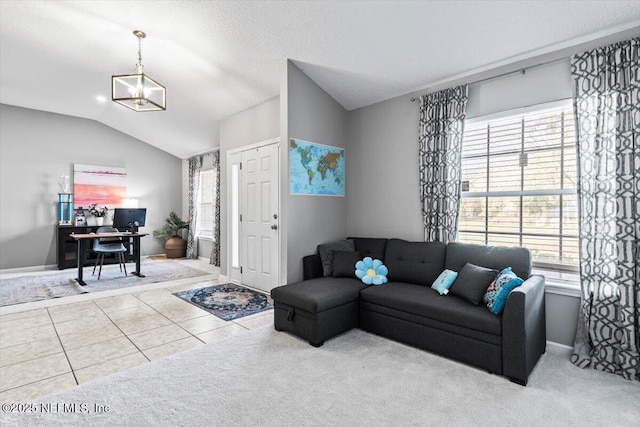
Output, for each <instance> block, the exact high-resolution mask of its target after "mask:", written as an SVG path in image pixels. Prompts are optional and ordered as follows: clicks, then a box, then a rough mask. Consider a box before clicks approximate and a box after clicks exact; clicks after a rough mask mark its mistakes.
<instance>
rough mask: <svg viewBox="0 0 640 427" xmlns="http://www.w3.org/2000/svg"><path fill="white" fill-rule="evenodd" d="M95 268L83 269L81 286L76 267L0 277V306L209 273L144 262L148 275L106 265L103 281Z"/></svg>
mask: <svg viewBox="0 0 640 427" xmlns="http://www.w3.org/2000/svg"><path fill="white" fill-rule="evenodd" d="M92 270H93V267H85V268H84V281H85V283H86V284H87V285H86V286H80V285H78V283H77V282H76V280H75V279H76V277H77V276H78V271H77V270H76V269H75V268H74V269H68V270H63V271H60V272H59V273H53V274H29V275H24V276H20V277H11V278H6V279H5V278H0V306H1V307H3V306H6V305H14V304H23V303H27V302H34V301H42V300H46V299H51V298H61V297H66V296H70V295H79V294H85V293H89V292H100V291H106V290H109V289H117V288H124V287H130V286H137V285H146V284H149V283H158V282H166V281H169V280H178V279H185V278H189V277H197V276H204V275H207V274H210V273H207V272H206V271H202V270H198V269H195V268H192V267H187V266H184V265H182V264H180V263H178V262H175V261H150V262H144V261H143V262H142V264H141V265H140V271H141V272H142V274H144V275H145V277H137V276H133V275H131V271H135V265H134V264H131V263H129V264H127V272H128V273H129V275H128V276H126V277H125V276H124V273H123V272H121V271H120V269H119V266H118V265H117V264H112V265H105V266H103V267H102V274H101V275H100V280H98V272H97V271H96V274H95V276H92V275H91V272H92Z"/></svg>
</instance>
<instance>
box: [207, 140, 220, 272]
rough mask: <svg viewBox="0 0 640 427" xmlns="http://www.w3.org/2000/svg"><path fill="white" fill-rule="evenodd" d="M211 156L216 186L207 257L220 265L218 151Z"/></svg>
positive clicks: (210, 262) (211, 261) (211, 262)
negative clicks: (209, 251)
mask: <svg viewBox="0 0 640 427" xmlns="http://www.w3.org/2000/svg"><path fill="white" fill-rule="evenodd" d="M212 157H213V169H214V170H215V172H214V173H215V174H216V188H215V192H216V194H215V195H214V200H215V201H216V202H215V203H216V206H215V208H214V209H215V212H214V224H213V244H212V245H211V256H210V258H209V264H213V265H215V266H216V267H220V151H215V152H214V153H213V154H212Z"/></svg>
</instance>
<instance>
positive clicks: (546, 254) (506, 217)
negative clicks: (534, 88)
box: [459, 101, 578, 281]
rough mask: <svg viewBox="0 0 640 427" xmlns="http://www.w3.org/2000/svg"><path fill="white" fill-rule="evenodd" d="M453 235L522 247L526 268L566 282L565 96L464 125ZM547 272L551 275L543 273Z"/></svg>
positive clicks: (574, 246)
mask: <svg viewBox="0 0 640 427" xmlns="http://www.w3.org/2000/svg"><path fill="white" fill-rule="evenodd" d="M463 141H464V142H463V148H462V201H461V208H460V220H459V240H460V241H462V242H468V243H480V244H487V245H502V246H524V247H526V248H528V249H529V250H530V251H531V253H532V256H533V267H534V269H536V270H544V274H545V275H547V276H549V273H551V272H554V273H555V277H554V278H555V279H558V280H567V281H574V280H576V279H577V276H576V275H575V272H577V271H578V220H577V219H578V209H577V191H576V183H577V167H576V145H575V130H574V120H573V110H572V106H571V103H570V102H569V101H566V102H564V101H563V102H561V103H555V104H553V105H549V104H546V105H542V106H536V107H533V108H528V109H526V110H519V111H513V112H511V113H505V114H501V115H500V117H480V118H477V119H471V120H468V121H467V122H466V123H465V131H464V140H463ZM551 277H553V275H552V276H551Z"/></svg>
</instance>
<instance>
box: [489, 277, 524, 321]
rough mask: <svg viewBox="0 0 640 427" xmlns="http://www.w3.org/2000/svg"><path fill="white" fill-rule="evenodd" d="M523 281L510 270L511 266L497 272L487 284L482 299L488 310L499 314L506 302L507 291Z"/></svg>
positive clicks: (509, 291)
mask: <svg viewBox="0 0 640 427" xmlns="http://www.w3.org/2000/svg"><path fill="white" fill-rule="evenodd" d="M523 282H524V280H522V279H521V278H520V277H518V276H516V273H514V272H513V271H511V267H507V268H505V269H504V270H502V271H501V272H500V273H498V277H496V280H494V281H493V283H491V285H489V288H488V289H487V292H486V293H485V294H484V297H483V298H482V301H484V303H485V304H487V307H488V308H489V311H491V312H492V313H493V314H500V313H502V310H504V305H505V304H506V303H507V298H508V297H509V293H511V291H512V290H514V289H515V288H517V287H518V286H520V285H522V283H523Z"/></svg>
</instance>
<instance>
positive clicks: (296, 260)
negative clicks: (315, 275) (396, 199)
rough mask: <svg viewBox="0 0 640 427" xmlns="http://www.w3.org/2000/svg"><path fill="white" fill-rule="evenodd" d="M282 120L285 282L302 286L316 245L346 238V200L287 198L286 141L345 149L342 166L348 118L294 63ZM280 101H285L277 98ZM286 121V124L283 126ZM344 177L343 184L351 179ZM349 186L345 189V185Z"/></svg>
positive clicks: (290, 66)
mask: <svg viewBox="0 0 640 427" xmlns="http://www.w3.org/2000/svg"><path fill="white" fill-rule="evenodd" d="M285 71H286V73H285V74H286V85H287V88H286V102H287V105H286V112H285V111H283V114H285V117H286V120H283V123H282V125H283V126H284V129H282V135H283V137H282V140H281V143H283V144H286V145H285V147H287V149H285V150H281V151H282V154H283V157H284V160H285V161H284V162H283V166H284V167H283V168H282V170H283V175H282V180H283V184H284V186H285V188H286V191H284V192H283V194H282V198H283V199H284V200H285V202H284V205H285V206H286V218H285V221H286V236H287V242H286V250H285V253H286V254H287V270H286V272H287V275H286V278H285V280H286V282H287V283H293V282H297V281H299V280H302V258H303V256H305V255H309V254H313V253H314V252H315V251H316V247H317V245H318V244H320V243H324V242H329V241H334V240H338V239H344V238H345V237H346V235H347V198H348V197H350V196H351V193H350V192H349V191H348V188H349V187H347V188H346V189H345V193H346V197H327V196H299V195H298V196H292V195H290V194H289V159H288V155H289V150H288V143H289V139H291V138H295V139H302V140H305V141H310V142H316V143H319V144H325V145H331V146H334V147H342V148H345V159H346V164H348V163H349V161H350V159H351V158H354V157H355V156H352V154H351V153H350V152H349V150H348V149H347V148H348V147H347V140H348V137H347V133H348V125H347V122H348V113H347V111H346V110H345V109H344V108H343V107H342V106H341V105H340V104H338V103H337V102H336V101H335V100H334V99H333V98H331V97H330V96H329V95H328V94H327V93H326V92H325V91H324V90H322V89H321V88H320V87H319V86H318V85H317V84H315V83H314V82H313V81H312V80H311V79H310V78H309V77H307V76H306V75H305V74H304V73H303V72H302V71H300V70H299V69H298V68H297V67H296V66H295V65H294V64H293V63H291V62H290V61H287V63H286V70H285ZM281 96H285V95H283V94H282V92H281ZM285 121H286V123H285ZM348 171H349V169H348V167H347V170H346V171H345V180H346V182H347V183H348V182H349V180H350V179H351V175H350V174H349V173H348ZM347 185H348V184H347Z"/></svg>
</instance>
